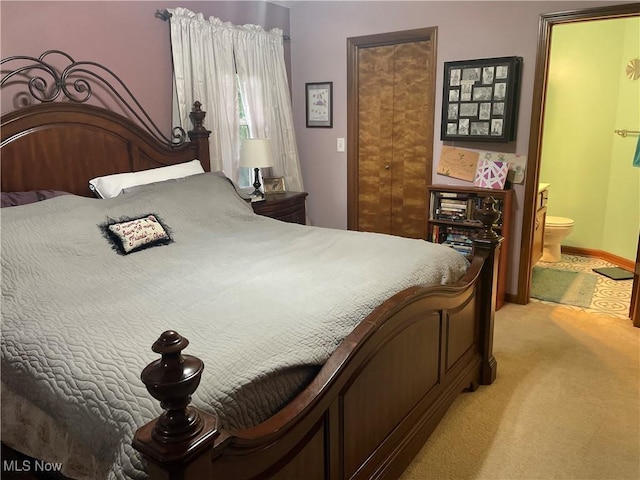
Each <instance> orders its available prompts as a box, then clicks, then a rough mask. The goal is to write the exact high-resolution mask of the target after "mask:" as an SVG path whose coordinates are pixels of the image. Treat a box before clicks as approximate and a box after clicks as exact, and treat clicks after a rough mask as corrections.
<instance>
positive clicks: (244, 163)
mask: <svg viewBox="0 0 640 480" xmlns="http://www.w3.org/2000/svg"><path fill="white" fill-rule="evenodd" d="M240 166H241V167H248V168H253V171H254V173H255V177H256V180H255V182H253V188H254V189H255V190H254V191H253V193H252V194H251V195H253V196H256V197H264V193H262V192H261V191H260V169H261V168H266V167H272V166H273V154H272V152H271V142H270V141H269V139H268V138H247V139H245V140H244V141H243V142H242V147H241V148H240Z"/></svg>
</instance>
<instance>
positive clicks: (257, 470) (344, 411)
mask: <svg viewBox="0 0 640 480" xmlns="http://www.w3.org/2000/svg"><path fill="white" fill-rule="evenodd" d="M52 55H54V56H62V57H63V58H66V59H67V60H68V61H69V65H68V66H66V67H65V68H63V69H61V70H59V69H58V68H56V67H54V66H53V64H52V63H51V62H50V60H49V59H50V58H51V56H52ZM2 62H3V63H2V65H3V85H2V86H3V89H4V88H5V87H6V86H8V85H9V84H11V85H12V87H13V86H15V85H14V84H15V83H20V82H18V81H17V80H19V79H23V80H24V78H36V80H32V81H31V83H30V85H32V88H31V92H30V96H31V97H34V98H35V99H36V100H37V101H35V102H32V103H34V104H33V105H29V106H26V107H24V108H17V109H15V110H14V111H12V112H9V113H6V114H3V116H2V125H1V128H2V130H1V136H2V140H1V148H2V151H1V154H2V177H1V181H2V191H3V192H5V193H7V192H30V193H31V194H33V192H39V193H38V195H39V196H38V198H37V200H42V199H43V198H46V199H44V200H42V201H35V202H33V201H32V203H29V204H26V205H21V206H14V207H10V208H7V209H3V210H2V212H1V215H2V233H3V243H2V269H3V270H2V273H3V277H2V278H3V282H2V294H3V318H2V322H3V323H2V328H3V332H2V333H3V335H2V382H3V383H2V394H3V398H2V415H3V417H2V419H3V422H2V428H3V431H2V441H3V444H5V445H6V446H8V447H11V448H12V449H15V450H17V451H20V452H22V453H24V454H27V455H29V456H30V457H35V458H37V459H40V460H44V461H47V462H50V464H51V465H56V463H55V462H58V463H57V464H60V466H61V468H62V471H63V473H64V474H65V475H68V476H70V477H72V478H98V477H99V478H147V477H149V478H152V479H156V478H157V479H160V478H184V479H194V480H195V479H203V478H210V479H227V478H234V479H243V478H396V477H397V476H399V474H400V473H401V472H402V471H403V469H404V468H405V467H406V466H407V465H408V463H409V462H410V460H411V459H412V458H413V456H414V455H415V454H416V453H417V451H418V450H419V449H420V447H421V446H422V445H423V443H424V442H425V440H426V439H427V438H428V436H429V434H430V433H431V432H432V431H433V430H434V429H435V427H436V426H437V424H438V422H439V420H440V419H441V418H442V416H443V415H444V414H445V413H446V411H447V409H448V407H449V406H450V405H451V403H452V402H453V401H454V400H455V398H456V397H457V396H458V395H459V394H460V393H461V392H462V391H463V390H475V388H477V386H478V385H479V384H490V383H492V382H493V380H494V379H495V376H496V368H497V365H496V361H495V358H494V357H493V354H492V341H493V340H492V338H493V317H494V306H495V279H496V265H497V262H496V256H497V255H498V254H499V245H500V238H499V237H498V236H497V235H495V234H494V233H493V232H492V230H491V225H492V223H493V221H494V220H495V210H493V209H492V208H491V205H490V204H487V205H486V208H485V209H483V210H481V212H480V217H481V220H482V221H483V223H484V225H485V229H484V230H483V232H482V234H481V235H480V236H479V238H478V239H477V240H476V241H475V244H474V246H475V254H474V257H473V259H472V260H471V262H467V261H466V260H464V259H463V258H462V257H461V256H459V255H458V254H457V253H455V252H453V251H450V250H448V249H446V247H442V246H440V245H433V244H429V243H428V242H424V241H421V240H412V239H402V238H398V237H391V236H387V235H378V234H372V233H364V232H349V231H337V230H331V229H323V228H317V227H311V226H302V225H294V224H286V223H284V222H280V221H277V220H273V219H270V218H266V217H260V216H258V215H255V214H254V213H253V211H252V210H251V208H250V205H248V204H247V202H246V201H244V200H243V199H242V198H240V196H239V195H238V194H237V193H236V190H235V187H234V185H233V184H232V183H231V182H230V181H229V180H228V179H227V178H225V177H224V175H222V174H220V173H219V172H210V170H211V168H210V163H209V143H208V142H209V132H208V131H207V130H206V128H205V125H206V121H205V112H203V111H202V109H201V106H200V105H199V104H195V105H194V110H193V113H192V120H193V122H194V126H193V129H192V130H191V131H189V132H188V134H183V133H182V132H180V131H179V130H178V131H174V132H173V133H172V135H171V136H169V137H164V136H162V135H161V134H160V135H158V133H157V131H158V130H159V129H157V128H155V126H154V125H153V124H152V122H151V128H149V121H148V116H146V114H144V112H143V113H139V112H138V111H137V107H138V106H139V105H137V102H136V101H135V100H134V101H133V107H131V102H129V103H127V102H126V101H125V99H123V96H122V95H120V94H115V93H114V94H113V97H114V98H117V99H118V100H119V103H121V102H125V103H127V105H126V106H125V108H124V111H125V114H124V115H123V114H121V113H116V112H114V111H111V110H108V109H105V108H103V107H98V106H95V105H89V104H87V103H86V100H87V99H88V98H90V97H91V95H90V93H91V91H92V87H91V83H90V81H89V80H92V81H95V80H97V81H99V83H105V79H104V76H103V73H102V72H104V71H105V70H106V69H104V67H102V66H100V65H98V64H94V63H92V62H75V61H74V60H73V59H72V58H71V57H70V56H68V55H66V54H63V53H61V52H45V54H43V55H42V56H40V57H38V58H32V57H12V58H10V59H6V60H3V61H2ZM16 63H18V65H19V66H18V67H10V66H11V65H15V64H16ZM25 66H26V67H28V68H26V67H25ZM95 71H97V72H101V73H98V74H96V73H94V72H95ZM33 72H35V73H33ZM43 72H44V73H46V74H47V75H50V76H52V77H53V79H54V81H53V82H52V81H51V80H49V83H47V85H48V87H47V88H39V87H42V85H43V82H44V80H42V76H43ZM106 72H107V73H108V76H112V75H113V74H112V73H111V72H110V71H108V70H106ZM77 75H80V76H81V77H82V78H85V79H86V78H88V80H82V81H81V82H80V83H78V80H77V78H76V79H75V80H73V81H71V79H72V78H75V76H77ZM105 76H106V75H105ZM23 77H24V78H23ZM116 78H117V77H116ZM106 83H107V89H108V90H109V91H111V92H115V90H114V89H113V84H114V82H106ZM66 84H71V85H73V89H72V88H69V89H66V88H62V85H66ZM115 84H116V85H119V84H121V82H120V81H119V80H116V82H115ZM34 85H35V87H34ZM52 85H53V86H54V87H53V88H49V87H51V86H52ZM34 89H35V90H34ZM72 90H73V91H72ZM43 92H46V96H45V98H44V101H41V100H43V98H42V94H43ZM52 92H53V93H52ZM125 92H127V93H128V90H126V88H125ZM34 93H35V95H34ZM78 93H80V100H81V101H78ZM58 95H60V96H62V97H64V99H65V100H66V101H63V102H59V101H53V98H51V97H57V96H58ZM118 108H119V109H122V107H121V106H119V107H118ZM195 160H197V161H198V162H199V164H200V165H201V166H202V169H203V170H204V172H203V173H196V174H192V175H188V176H184V177H180V178H177V179H172V180H166V181H158V182H151V183H149V182H147V184H145V185H137V186H134V187H131V188H125V189H124V191H123V193H121V194H119V195H115V196H114V197H113V198H105V199H98V198H95V195H94V194H93V192H92V191H91V190H90V189H89V186H88V185H89V180H90V179H94V178H96V177H106V176H110V175H111V174H115V173H117V174H122V173H131V172H140V173H142V174H146V172H149V171H151V170H157V169H158V168H166V167H168V166H182V165H185V164H187V163H190V162H193V161H195ZM42 192H49V194H48V195H44V194H43V193H42ZM52 192H53V193H52ZM49 197H53V198H49ZM130 222H138V223H134V225H136V226H137V227H140V228H147V227H148V228H153V229H155V228H156V227H158V228H159V227H163V228H162V229H161V230H162V232H163V235H164V234H166V235H165V236H163V237H162V238H161V240H163V241H161V242H159V243H158V244H157V245H156V244H154V245H153V246H152V245H145V247H149V248H140V249H137V248H136V249H134V250H133V251H130V252H127V251H123V250H122V248H123V245H122V244H118V242H117V241H116V242H114V238H113V235H112V233H113V232H114V230H118V228H120V227H121V226H123V228H124V229H126V228H128V226H130V225H131V223H130ZM140 222H144V223H143V224H142V225H143V226H141V223H140ZM118 231H119V230H118ZM154 231H155V230H154ZM109 232H111V234H110V233H109ZM116 236H117V235H116ZM127 238H131V237H127ZM116 240H117V239H116ZM145 241H146V240H145ZM125 250H126V249H125ZM388 252H398V253H396V254H394V255H392V256H391V255H389V253H388ZM61 279H63V280H61ZM189 342H191V343H189ZM188 345H189V346H188ZM152 349H153V351H152ZM185 349H186V351H184V350H185ZM154 352H155V353H154ZM203 360H204V361H203ZM43 432H46V434H43ZM52 439H54V440H55V441H52ZM60 439H64V441H57V440H60ZM52 444H56V445H57V446H58V447H59V448H57V449H56V448H52Z"/></svg>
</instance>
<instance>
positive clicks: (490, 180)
mask: <svg viewBox="0 0 640 480" xmlns="http://www.w3.org/2000/svg"><path fill="white" fill-rule="evenodd" d="M508 174H509V163H508V162H491V161H489V160H478V169H477V170H476V176H475V178H474V180H473V184H474V185H475V186H476V187H480V188H491V189H493V190H502V189H503V188H504V185H505V183H506V182H507V175H508Z"/></svg>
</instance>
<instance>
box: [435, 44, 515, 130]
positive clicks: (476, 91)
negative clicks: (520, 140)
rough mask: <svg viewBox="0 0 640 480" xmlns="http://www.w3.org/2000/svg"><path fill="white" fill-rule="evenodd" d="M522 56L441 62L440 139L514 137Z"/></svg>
mask: <svg viewBox="0 0 640 480" xmlns="http://www.w3.org/2000/svg"><path fill="white" fill-rule="evenodd" d="M521 71H522V57H499V58H484V59H478V60H464V61H457V62H445V64H444V81H443V95H442V125H441V129H440V140H444V141H446V140H449V141H456V142H460V141H463V142H511V141H513V140H515V139H516V127H517V119H518V100H519V97H520V91H519V90H520V76H521Z"/></svg>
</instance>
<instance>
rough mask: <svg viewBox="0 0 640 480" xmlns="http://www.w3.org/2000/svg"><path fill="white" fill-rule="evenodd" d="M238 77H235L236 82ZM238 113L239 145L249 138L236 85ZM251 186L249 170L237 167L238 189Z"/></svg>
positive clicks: (240, 95)
mask: <svg viewBox="0 0 640 480" xmlns="http://www.w3.org/2000/svg"><path fill="white" fill-rule="evenodd" d="M237 79H238V76H237V75H236V81H237ZM237 90H238V112H239V116H240V132H239V136H240V145H242V141H243V140H245V139H247V138H249V124H248V123H247V117H246V115H245V113H244V104H243V103H242V94H241V93H240V86H239V85H238V89H237ZM252 184H253V179H252V172H251V169H250V168H246V167H239V168H238V185H239V186H240V188H244V187H250V186H251V185H252Z"/></svg>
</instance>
